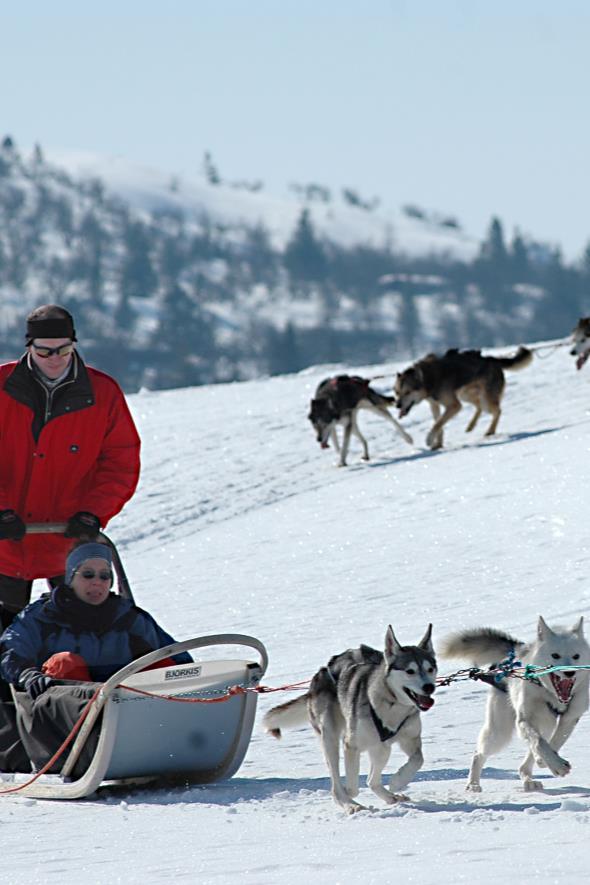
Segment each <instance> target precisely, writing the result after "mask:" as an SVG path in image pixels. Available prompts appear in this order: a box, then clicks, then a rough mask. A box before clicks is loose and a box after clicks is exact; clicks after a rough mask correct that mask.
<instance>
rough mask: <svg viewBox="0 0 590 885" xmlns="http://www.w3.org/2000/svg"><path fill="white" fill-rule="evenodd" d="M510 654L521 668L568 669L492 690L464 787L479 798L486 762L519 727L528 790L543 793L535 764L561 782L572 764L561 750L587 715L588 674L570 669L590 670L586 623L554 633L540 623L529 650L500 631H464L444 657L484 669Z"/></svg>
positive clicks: (450, 640)
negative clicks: (582, 667)
mask: <svg viewBox="0 0 590 885" xmlns="http://www.w3.org/2000/svg"><path fill="white" fill-rule="evenodd" d="M512 649H514V651H515V653H516V657H517V658H518V660H519V661H520V662H521V663H522V664H523V665H526V664H534V665H536V666H537V667H551V666H562V667H565V668H566V669H565V670H560V671H559V672H555V673H551V674H549V675H547V676H540V677H538V678H535V680H534V681H531V680H529V679H517V678H512V679H510V678H507V679H503V680H502V681H501V682H500V683H498V684H492V686H491V688H490V692H489V695H488V702H487V708H486V716H485V721H484V725H483V728H482V729H481V731H480V734H479V738H478V742H477V747H476V750H475V753H474V756H473V761H472V763H471V769H470V771H469V779H468V782H467V787H466V788H467V789H468V790H473V791H475V792H480V791H481V785H480V776H481V771H482V768H483V767H484V765H485V761H486V759H487V758H488V757H489V756H492V755H494V754H495V753H498V752H499V751H500V750H502V749H503V748H504V747H505V746H506V745H507V744H508V743H509V742H510V740H511V738H512V736H513V733H514V727H515V725H516V729H517V731H518V733H519V735H520V737H522V739H523V740H524V741H526V742H527V744H528V746H529V749H528V752H527V754H526V756H525V758H524V760H523V762H522V765H521V766H520V769H519V774H520V777H521V780H522V784H523V787H524V789H525V790H542V789H543V784H542V782H541V781H536V780H533V765H534V763H535V762H536V763H537V765H539V766H541V767H542V768H545V767H546V768H548V769H549V770H550V771H551V773H552V774H554V775H556V776H557V777H564V776H565V775H566V774H569V772H570V771H571V766H570V763H569V762H567V761H566V760H565V759H563V758H562V757H561V756H560V755H559V750H560V749H561V747H562V746H563V745H564V744H565V742H566V740H567V739H568V738H569V737H570V735H571V733H572V732H573V730H574V728H575V727H576V724H577V722H578V720H579V719H580V717H581V716H582V714H583V713H585V712H586V710H587V709H588V680H589V676H588V671H587V670H574V669H571V670H568V669H567V668H568V667H572V668H573V667H575V666H578V665H586V666H587V665H589V664H590V647H589V646H588V643H587V642H586V640H585V638H584V632H583V618H580V620H579V621H578V623H577V624H575V625H574V626H573V627H572V628H571V629H564V628H561V627H555V628H553V629H552V628H550V627H548V626H547V624H546V623H545V621H544V620H543V618H542V617H539V622H538V625H537V638H536V639H535V641H534V642H531V643H530V644H526V643H524V642H521V641H520V640H518V639H514V638H513V637H512V636H509V635H508V634H506V633H503V632H501V631H500V630H494V629H487V628H483V629H476V630H466V631H465V632H463V633H457V634H454V635H452V636H449V637H447V638H446V639H445V640H444V641H443V643H442V650H441V655H442V657H446V658H463V659H464V660H467V661H470V662H471V663H472V664H475V665H476V666H478V667H482V666H489V665H492V664H494V663H499V662H501V661H503V660H505V659H506V658H507V657H508V655H509V654H510V653H511V650H512ZM486 681H487V680H486Z"/></svg>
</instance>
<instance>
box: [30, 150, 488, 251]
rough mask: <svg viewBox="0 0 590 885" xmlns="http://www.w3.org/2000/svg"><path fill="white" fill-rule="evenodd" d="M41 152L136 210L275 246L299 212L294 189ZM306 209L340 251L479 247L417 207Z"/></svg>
mask: <svg viewBox="0 0 590 885" xmlns="http://www.w3.org/2000/svg"><path fill="white" fill-rule="evenodd" d="M47 153H48V156H49V158H50V159H51V160H52V161H53V162H55V163H56V164H57V165H58V166H60V167H62V168H63V169H67V170H68V172H69V173H70V174H71V175H73V176H75V177H76V178H78V177H81V178H84V177H98V178H100V179H101V180H102V181H103V182H105V184H106V186H107V188H108V190H109V191H110V192H111V193H114V194H117V195H118V196H120V197H122V198H123V199H124V200H125V201H126V202H127V203H129V205H130V206H133V207H134V208H136V209H146V210H148V211H149V212H154V211H156V210H160V209H176V210H178V209H181V210H182V211H183V212H185V213H186V215H187V217H188V218H193V219H197V220H198V219H199V218H200V217H201V216H202V214H203V213H204V212H206V213H207V214H208V215H209V216H210V217H211V218H213V219H215V220H216V221H217V222H219V223H222V224H229V225H230V226H234V225H236V223H238V222H239V223H245V224H249V225H256V224H259V223H264V225H265V227H267V228H268V230H269V231H270V232H271V235H272V239H273V245H274V246H275V247H276V248H279V249H283V248H284V246H285V244H286V242H287V240H288V239H289V237H290V236H291V235H292V232H293V229H294V227H295V224H296V222H297V218H298V216H299V215H300V213H301V208H302V203H301V200H300V199H298V198H297V196H296V195H295V194H294V193H293V192H290V193H289V194H284V195H280V196H279V195H276V194H270V193H267V192H266V191H256V192H252V191H249V190H246V189H243V188H239V187H235V186H232V185H231V183H221V184H220V185H217V186H212V185H210V184H208V182H207V181H206V180H205V178H204V177H202V176H199V175H197V174H196V173H195V175H194V177H191V178H186V179H181V178H178V177H175V176H171V175H170V174H167V173H166V172H163V171H161V170H157V169H152V168H150V167H143V166H140V165H138V164H135V163H131V162H130V161H127V160H125V159H123V158H122V157H109V156H102V155H99V154H92V153H89V152H79V151H63V150H61V151H51V150H50V151H48V152H47ZM310 208H311V215H312V218H313V221H314V224H315V225H316V226H317V228H318V230H320V231H321V232H322V233H323V234H324V235H325V236H328V237H329V238H330V239H331V240H333V241H334V242H338V243H341V244H342V245H344V246H351V245H353V244H355V243H363V244H371V245H373V246H376V247H381V246H383V245H384V244H385V243H386V242H389V241H391V242H392V245H394V246H395V248H396V251H399V252H405V253H407V254H410V255H422V256H423V255H426V254H428V253H429V252H438V253H443V252H448V253H449V254H451V255H453V256H454V257H456V258H460V259H463V260H466V261H469V260H471V259H472V258H473V257H474V256H475V255H476V253H477V251H478V248H479V241H478V240H477V239H476V238H475V237H474V236H470V235H468V234H467V233H465V232H464V231H462V230H460V228H458V227H455V226H454V224H453V223H452V222H453V219H450V218H448V217H447V218H445V216H444V215H441V214H440V213H434V212H425V211H423V210H418V209H417V208H416V207H410V208H409V210H408V211H409V214H407V213H406V212H404V211H403V210H402V208H401V207H398V208H396V209H395V210H391V211H385V210H384V209H381V208H377V209H375V210H372V211H367V210H363V209H361V208H358V207H356V208H355V207H351V206H350V205H347V204H346V203H345V202H344V201H343V200H342V197H341V195H334V196H333V198H332V199H330V201H329V202H323V201H321V200H318V201H315V202H313V203H312V204H311V206H310Z"/></svg>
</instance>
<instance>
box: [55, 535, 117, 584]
mask: <svg viewBox="0 0 590 885" xmlns="http://www.w3.org/2000/svg"><path fill="white" fill-rule="evenodd" d="M87 559H104V561H105V562H106V563H108V566H109V568H110V569H111V571H112V569H113V556H112V554H111V548H110V547H107V545H106V544H98V543H96V541H90V542H89V543H88V544H80V546H79V547H74V549H73V550H72V551H71V553H70V554H69V556H68V558H67V559H66V584H70V583H71V581H72V578H73V577H74V574H75V573H76V572H77V571H78V569H79V568H80V566H81V565H82V563H83V562H86V560H87Z"/></svg>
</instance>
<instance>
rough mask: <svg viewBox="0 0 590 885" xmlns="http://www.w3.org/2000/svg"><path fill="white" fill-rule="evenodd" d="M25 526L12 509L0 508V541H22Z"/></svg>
mask: <svg viewBox="0 0 590 885" xmlns="http://www.w3.org/2000/svg"><path fill="white" fill-rule="evenodd" d="M25 532H26V527H25V524H24V522H23V521H22V519H21V518H20V516H19V515H18V513H16V511H14V510H0V541H8V540H10V541H22V539H23V538H24V536H25Z"/></svg>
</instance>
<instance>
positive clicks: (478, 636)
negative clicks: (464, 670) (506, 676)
mask: <svg viewBox="0 0 590 885" xmlns="http://www.w3.org/2000/svg"><path fill="white" fill-rule="evenodd" d="M522 646H523V643H522V642H520V640H518V639H515V638H514V636H510V635H509V634H508V633H503V632H502V631H501V630H495V629H494V628H493V627H479V628H478V629H476V630H463V631H462V632H461V633H452V634H451V635H450V636H447V637H446V638H445V639H443V641H442V643H441V645H440V647H439V648H438V649H437V651H438V653H439V655H440V656H441V657H442V658H460V659H462V660H465V661H469V662H470V663H472V664H475V665H476V666H478V667H483V666H489V665H490V664H496V663H499V662H500V661H503V660H504V658H506V657H508V655H509V654H510V652H511V650H512V649H514V648H515V649H516V650H517V652H518V650H519V649H520V648H522Z"/></svg>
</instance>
